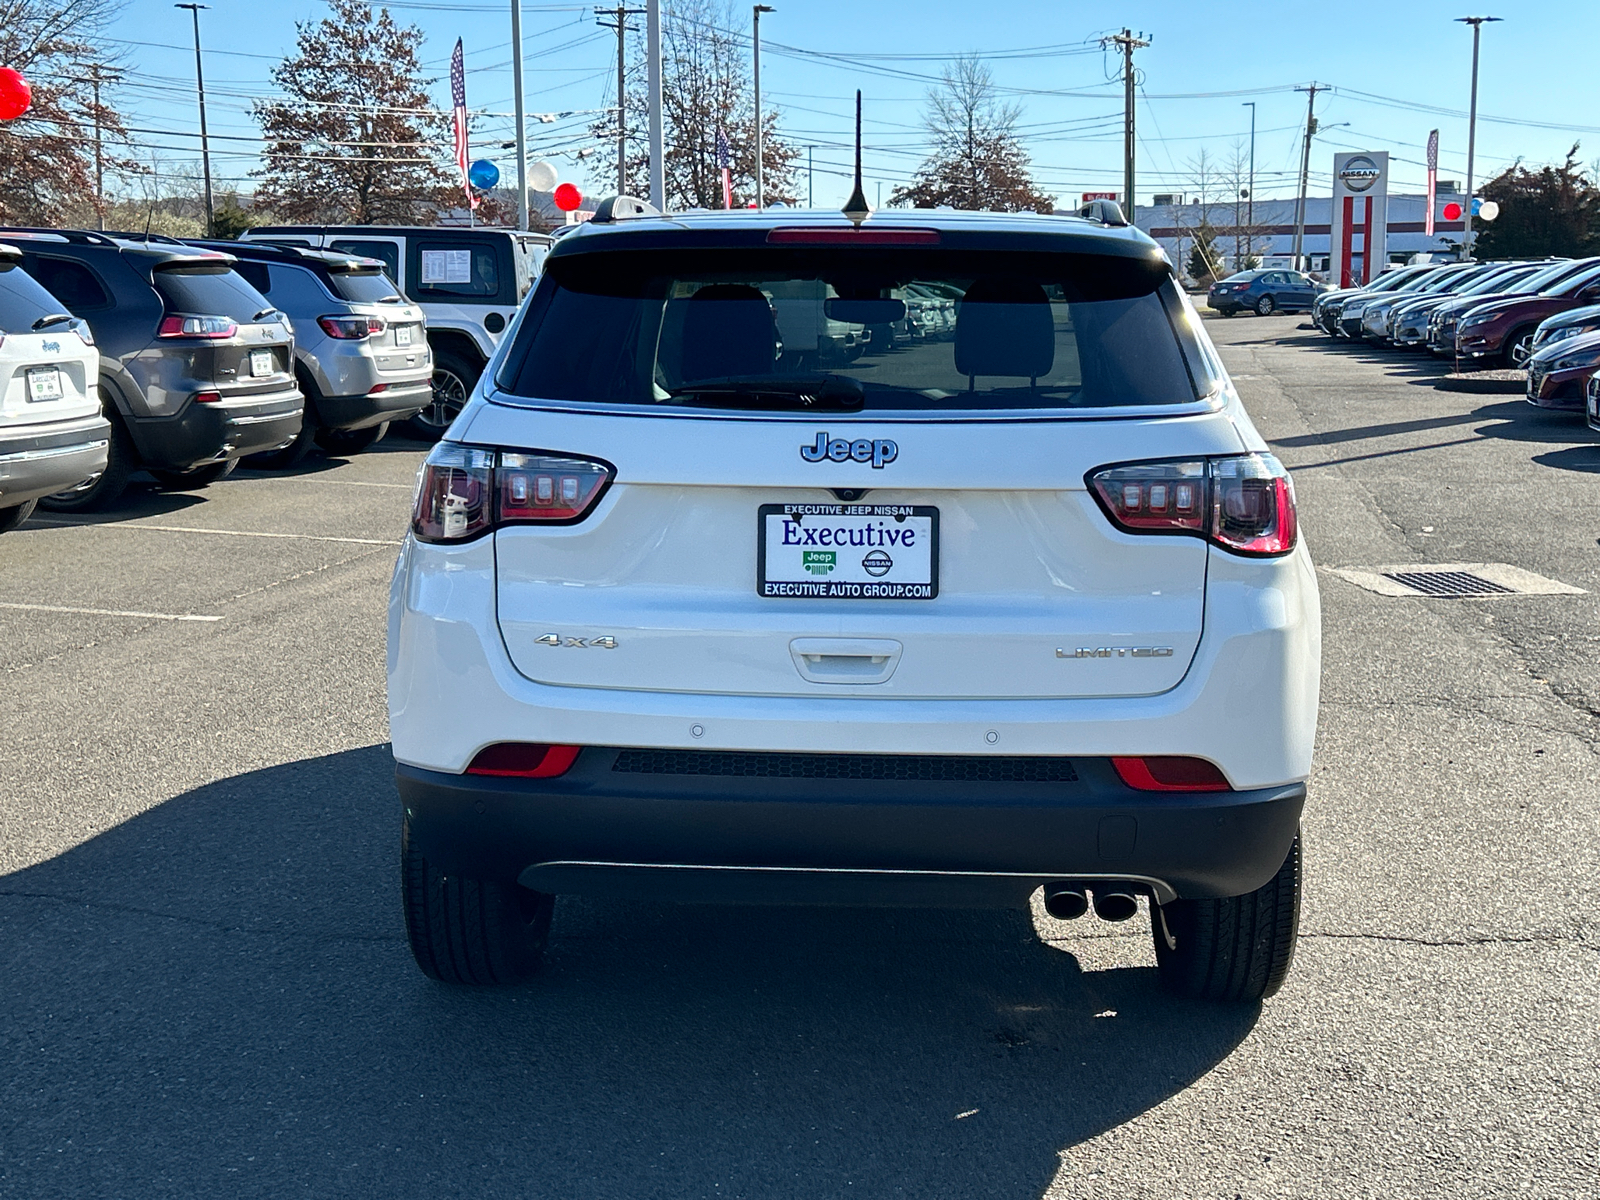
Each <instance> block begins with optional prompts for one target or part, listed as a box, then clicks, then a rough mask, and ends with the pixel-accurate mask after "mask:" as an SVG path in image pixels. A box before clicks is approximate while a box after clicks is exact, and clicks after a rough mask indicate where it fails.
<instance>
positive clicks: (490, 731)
mask: <svg viewBox="0 0 1600 1200" xmlns="http://www.w3.org/2000/svg"><path fill="white" fill-rule="evenodd" d="M603 215H604V214H603ZM817 283H820V284H822V285H823V286H821V287H816V286H814V285H815V284H817ZM798 285H806V286H798ZM930 290H931V291H932V292H934V293H937V294H945V295H954V296H960V297H961V298H960V300H959V301H956V302H955V316H954V327H953V334H952V336H951V337H950V339H949V340H933V339H928V340H923V341H916V342H908V343H904V344H897V345H896V347H895V348H894V349H892V350H891V351H889V352H887V353H884V354H881V355H874V356H871V357H862V358H859V359H857V360H855V361H852V362H846V363H843V364H840V363H838V362H837V361H836V359H830V360H827V361H819V360H818V357H817V355H816V354H815V353H814V352H813V351H810V350H806V349H800V350H796V349H794V348H792V346H791V345H790V344H789V343H787V342H786V340H785V338H784V336H783V329H784V326H785V323H786V322H787V321H791V320H795V319H798V318H797V317H796V316H795V306H794V303H793V301H792V297H794V296H796V295H801V294H810V295H812V296H814V300H813V301H812V302H813V303H814V304H815V305H817V306H818V307H819V308H820V309H821V310H822V311H821V313H820V314H812V315H811V320H812V323H813V324H815V322H816V320H817V319H819V318H820V319H826V320H831V321H840V322H846V323H850V324H856V325H863V326H869V327H871V326H876V327H882V326H884V325H893V324H894V323H896V322H899V321H901V320H902V319H903V318H904V317H905V314H906V307H907V305H906V299H905V298H906V296H907V295H908V294H912V295H915V294H917V293H919V292H927V291H930ZM775 295H781V296H784V297H786V300H785V303H784V304H782V305H776V304H774V300H773V297H774V296H775ZM1319 655H1320V637H1319V610H1318V598H1317V586H1316V580H1315V576H1314V573H1313V569H1312V565H1311V560H1310V557H1309V556H1308V554H1307V552H1306V549H1305V545H1304V542H1303V540H1302V539H1301V538H1300V537H1299V536H1298V530H1297V525H1296V518H1295V503H1294V491H1293V488H1292V486H1291V485H1290V481H1289V478H1288V476H1287V475H1286V474H1285V472H1284V470H1283V468H1282V466H1281V465H1280V464H1279V463H1278V462H1277V460H1276V459H1274V458H1273V457H1272V456H1271V455H1270V454H1268V453H1266V447H1265V444H1264V443H1263V441H1262V439H1261V437H1260V435H1259V434H1258V433H1257V432H1256V430H1255V428H1254V427H1253V426H1252V425H1251V423H1250V419H1249V417H1248V416H1246V414H1245V411H1244V409H1243V407H1242V406H1241V405H1240V402H1239V399H1238V396H1237V395H1236V394H1235V392H1234V389H1233V386H1232V384H1231V383H1230V382H1229V380H1228V378H1227V375H1226V373H1225V372H1224V371H1223V369H1222V366H1221V364H1220V363H1219V361H1218V359H1217V356H1216V353H1215V351H1214V349H1213V348H1212V346H1211V345H1210V343H1209V341H1208V339H1207V337H1206V334H1205V332H1204V330H1203V329H1202V328H1201V325H1200V322H1199V321H1198V320H1197V318H1196V316H1195V313H1194V310H1193V309H1192V307H1191V306H1190V304H1189V302H1188V301H1187V299H1186V298H1185V297H1184V295H1183V293H1182V292H1181V291H1180V290H1179V289H1178V288H1177V287H1176V286H1175V284H1174V280H1173V275H1172V268H1171V265H1170V264H1169V263H1168V261H1167V259H1166V258H1165V256H1164V255H1163V254H1162V252H1161V250H1160V249H1159V248H1158V247H1157V246H1156V245H1155V243H1153V242H1152V241H1151V240H1150V239H1149V238H1148V237H1146V236H1145V235H1144V234H1142V233H1140V232H1139V231H1138V230H1137V229H1133V228H1130V227H1127V226H1126V225H1119V224H1113V223H1110V222H1107V223H1101V222H1100V221H1096V220H1089V219H1083V218H1076V217H1041V216H1035V215H1032V214H1026V215H1017V216H1001V215H992V214H969V213H954V212H943V211H941V212H927V211H905V212H880V213H877V214H875V215H873V216H871V217H870V218H868V219H867V220H866V221H865V222H864V223H863V224H861V225H860V226H859V227H857V226H855V225H852V224H851V223H850V222H849V221H847V220H845V219H844V218H843V217H841V216H838V215H831V214H823V213H811V212H808V213H798V212H793V211H781V212H770V211H769V212H764V213H762V212H754V213H705V214H691V215H685V216H673V217H659V216H653V215H652V216H643V217H635V218H627V219H611V220H600V221H596V222H594V223H591V224H588V225H586V226H584V227H582V228H581V229H578V230H576V231H574V232H573V233H571V234H569V235H568V236H566V237H563V238H561V239H560V240H559V241H558V242H557V244H556V245H555V247H554V248H553V249H552V250H551V252H550V255H549V258H548V260H547V262H546V265H545V272H544V274H543V276H542V278H541V279H540V281H539V284H538V287H537V288H536V289H535V291H534V292H533V294H532V295H531V296H530V297H529V300H528V302H527V304H526V305H525V306H524V308H523V310H522V311H521V312H520V313H519V315H518V319H517V322H516V324H515V325H514V326H513V328H512V329H511V330H510V331H509V332H508V336H507V338H506V340H505V342H504V344H503V345H502V347H501V349H500V351H499V352H498V353H497V355H496V357H495V359H494V361H493V362H491V364H490V366H489V369H488V370H487V371H486V372H485V374H484V377H483V380H482V382H481V383H480V384H479V387H478V389H477V391H476V392H475V394H474V395H473V397H472V399H471V402H470V403H469V404H468V406H467V407H466V409H465V410H464V411H463V412H462V414H461V416H460V417H459V419H457V420H456V422H455V423H454V424H453V425H452V426H451V428H450V430H449V432H448V435H447V437H446V440H444V441H442V442H441V443H440V444H439V445H438V446H437V447H436V448H435V449H434V451H433V453H431V454H430V455H429V456H428V459H427V461H426V463H425V464H424V466H423V468H422V470H421V472H420V474H419V478H418V485H417V492H416V501H415V507H414V512H413V519H412V525H411V531H410V535H409V536H408V537H407V538H406V541H405V545H404V548H403V549H402V551H401V553H400V559H399V563H398V565H397V567H396V570H395V575H394V583H393V590H392V595H391V602H390V628H389V711H390V724H391V732H392V738H393V746H394V754H395V757H396V759H397V760H398V765H397V778H398V784H399V790H400V796H401V800H402V804H403V810H404V816H403V827H402V858H403V872H402V877H403V886H404V899H405V911H406V919H407V926H408V930H409V934H410V940H411V946H412V950H413V952H414V954H415V956H416V959H417V962H418V963H419V965H420V966H421V967H422V969H423V970H424V971H425V972H427V973H428V974H430V975H432V976H434V977H436V978H439V979H444V980H451V981H458V982H473V983H488V982H503V981H510V980H514V979H517V978H520V977H522V976H523V975H525V974H526V973H527V972H528V971H529V970H531V969H532V967H533V966H534V964H535V963H536V961H537V958H538V955H539V952H540V950H541V948H542V946H543V943H544V939H545V937H546V934H547V931H548V928H549V923H550V916H551V911H552V907H553V903H554V897H555V896H556V895H559V894H563V893H588V894H596V895H610V896H639V897H648V898H650V899H661V898H675V899H684V900H695V901H706V900H715V901H734V902H779V903H810V902H814V903H826V904H878V903H883V904H914V905H915V904H921V905H929V906H972V905H978V906H981V905H1018V906H1024V907H1025V906H1027V905H1028V904H1029V903H1030V897H1031V896H1032V895H1033V894H1034V893H1035V892H1036V891H1037V890H1038V889H1041V888H1042V889H1043V893H1044V895H1043V903H1044V907H1045V908H1046V909H1047V910H1048V911H1049V912H1050V913H1051V914H1052V915H1054V916H1057V917H1064V918H1070V917H1076V916H1080V915H1082V914H1083V913H1084V912H1085V911H1087V909H1088V908H1089V907H1090V905H1091V903H1092V906H1093V908H1094V909H1095V911H1096V913H1097V914H1098V915H1099V916H1100V917H1102V918H1104V919H1109V920H1118V919H1126V918H1128V917H1130V916H1133V915H1134V914H1135V913H1136V912H1137V911H1138V910H1139V900H1140V897H1144V898H1145V899H1146V900H1147V901H1148V902H1149V904H1150V913H1151V922H1152V927H1153V934H1154V941H1155V951H1156V957H1157V960H1158V962H1159V965H1160V970H1161V973H1162V976H1163V977H1164V979H1165V980H1166V981H1167V983H1168V984H1169V985H1170V986H1171V987H1173V988H1175V989H1176V990H1178V991H1180V992H1182V993H1185V994H1188V995H1193V996H1201V997H1210V998H1216V999H1239V1000H1254V999H1257V998H1260V997H1262V996H1266V995H1270V994H1272V993H1273V992H1274V991H1276V990H1277V988H1278V987H1279V986H1280V985H1281V984H1282V982H1283V979H1284V977H1285V975H1286V974H1287V971H1288V968H1289V963H1290V958H1291V956H1292V953H1293V948H1294V938H1295V929H1296V923H1297V918H1298V911H1299V895H1300V848H1299V824H1300V814H1301V809H1302V806H1303V805H1304V801H1305V780H1306V777H1307V775H1308V773H1309V770H1310V765H1311V750H1312V741H1313V737H1314V733H1315V726H1316V713H1317V690H1318V671H1319ZM1091 897H1092V901H1091Z"/></svg>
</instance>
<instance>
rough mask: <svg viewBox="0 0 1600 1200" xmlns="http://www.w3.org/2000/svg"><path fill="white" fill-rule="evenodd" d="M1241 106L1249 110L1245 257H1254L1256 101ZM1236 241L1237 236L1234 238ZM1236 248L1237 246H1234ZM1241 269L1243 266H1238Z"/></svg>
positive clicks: (1246, 102) (1248, 101) (1247, 101)
mask: <svg viewBox="0 0 1600 1200" xmlns="http://www.w3.org/2000/svg"><path fill="white" fill-rule="evenodd" d="M1243 107H1245V108H1248V109H1249V110H1250V184H1249V187H1250V194H1249V195H1248V196H1246V197H1245V200H1246V206H1245V218H1244V220H1245V251H1244V253H1245V257H1246V258H1254V257H1255V255H1256V102H1255V101H1254V100H1246V101H1244V104H1243ZM1234 241H1235V242H1237V241H1238V239H1237V238H1235V239H1234ZM1234 250H1235V251H1237V250H1238V246H1237V245H1235V246H1234ZM1240 269H1241V270H1243V267H1241V268H1240Z"/></svg>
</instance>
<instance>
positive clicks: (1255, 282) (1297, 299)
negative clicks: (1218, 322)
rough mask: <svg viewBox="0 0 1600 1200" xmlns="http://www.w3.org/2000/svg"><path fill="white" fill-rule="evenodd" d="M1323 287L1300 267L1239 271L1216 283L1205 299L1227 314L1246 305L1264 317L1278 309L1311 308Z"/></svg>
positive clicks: (1231, 313)
mask: <svg viewBox="0 0 1600 1200" xmlns="http://www.w3.org/2000/svg"><path fill="white" fill-rule="evenodd" d="M1321 291H1322V287H1321V285H1320V284H1318V283H1317V282H1316V281H1315V280H1314V279H1312V278H1311V277H1310V276H1309V275H1303V274H1301V273H1300V272H1299V271H1287V270H1283V269H1281V268H1273V269H1270V270H1256V271H1240V272H1239V273H1238V274H1237V275H1229V276H1228V277H1227V278H1226V279H1219V280H1218V281H1217V282H1216V283H1213V284H1212V285H1211V291H1210V292H1208V293H1207V294H1206V303H1207V304H1209V305H1210V306H1211V307H1212V308H1214V309H1216V310H1217V311H1218V312H1219V313H1221V314H1222V315H1223V316H1225V317H1231V316H1233V314H1234V313H1236V312H1238V311H1239V310H1241V309H1245V308H1248V309H1250V311H1252V312H1254V313H1257V314H1259V315H1261V316H1263V317H1265V316H1270V315H1271V314H1273V313H1275V312H1297V311H1298V312H1309V311H1310V309H1311V302H1312V301H1313V300H1315V299H1316V298H1317V295H1318V294H1319V293H1320V292H1321Z"/></svg>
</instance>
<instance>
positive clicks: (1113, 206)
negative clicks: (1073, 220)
mask: <svg viewBox="0 0 1600 1200" xmlns="http://www.w3.org/2000/svg"><path fill="white" fill-rule="evenodd" d="M1078 215H1079V216H1080V217H1082V218H1083V219H1084V220H1086V221H1099V222H1100V224H1102V225H1126V224H1128V218H1127V217H1125V216H1123V215H1122V205H1120V204H1118V203H1117V202H1116V201H1115V200H1091V201H1089V203H1087V204H1085V205H1084V206H1083V207H1082V208H1080V209H1079V210H1078Z"/></svg>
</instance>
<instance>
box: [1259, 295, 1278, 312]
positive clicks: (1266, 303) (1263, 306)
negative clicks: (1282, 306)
mask: <svg viewBox="0 0 1600 1200" xmlns="http://www.w3.org/2000/svg"><path fill="white" fill-rule="evenodd" d="M1277 308H1278V302H1277V301H1276V300H1274V299H1273V298H1272V297H1271V296H1263V297H1261V299H1259V300H1257V301H1256V315H1257V316H1261V317H1270V316H1271V315H1272V314H1273V313H1274V312H1276V311H1277Z"/></svg>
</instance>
